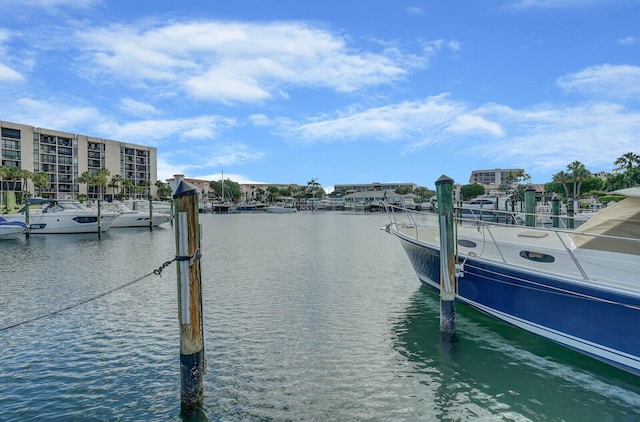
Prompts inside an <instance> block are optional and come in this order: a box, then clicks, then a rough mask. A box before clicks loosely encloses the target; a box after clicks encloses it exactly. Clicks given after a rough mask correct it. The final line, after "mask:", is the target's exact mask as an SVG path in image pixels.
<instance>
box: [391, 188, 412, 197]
mask: <svg viewBox="0 0 640 422" xmlns="http://www.w3.org/2000/svg"><path fill="white" fill-rule="evenodd" d="M395 193H397V194H398V195H406V194H408V193H413V192H412V191H411V188H410V187H409V186H400V187H398V188H397V189H396V190H395Z"/></svg>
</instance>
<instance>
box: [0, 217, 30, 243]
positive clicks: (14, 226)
mask: <svg viewBox="0 0 640 422" xmlns="http://www.w3.org/2000/svg"><path fill="white" fill-rule="evenodd" d="M26 229H27V225H26V224H25V223H23V222H20V221H7V220H5V219H4V218H3V217H0V240H8V239H17V238H19V237H21V236H23V235H24V232H25V230H26Z"/></svg>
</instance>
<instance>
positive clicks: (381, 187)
mask: <svg viewBox="0 0 640 422" xmlns="http://www.w3.org/2000/svg"><path fill="white" fill-rule="evenodd" d="M416 187H417V185H416V184H415V183H380V182H374V183H365V184H353V183H352V184H343V185H334V187H333V190H334V192H344V193H345V194H349V193H354V192H367V191H382V192H384V191H389V192H393V191H395V190H396V189H398V188H408V189H409V192H413V191H414V189H415V188H416Z"/></svg>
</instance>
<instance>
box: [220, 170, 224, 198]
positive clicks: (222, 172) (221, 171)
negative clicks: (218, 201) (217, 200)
mask: <svg viewBox="0 0 640 422" xmlns="http://www.w3.org/2000/svg"><path fill="white" fill-rule="evenodd" d="M220 174H221V175H222V185H221V186H222V203H223V204H224V170H220Z"/></svg>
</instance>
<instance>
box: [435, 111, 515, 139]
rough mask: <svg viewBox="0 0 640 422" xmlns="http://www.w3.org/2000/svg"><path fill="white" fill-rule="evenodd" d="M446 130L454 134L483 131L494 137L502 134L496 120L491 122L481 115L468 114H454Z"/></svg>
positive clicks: (502, 131)
mask: <svg viewBox="0 0 640 422" xmlns="http://www.w3.org/2000/svg"><path fill="white" fill-rule="evenodd" d="M446 130H447V132H451V133H455V134H459V135H461V134H467V133H468V134H478V133H479V132H484V133H487V134H489V135H493V136H496V137H502V136H504V134H505V133H504V130H503V129H502V127H500V125H499V124H498V123H496V122H491V121H489V120H487V119H485V118H483V117H480V116H474V115H470V114H463V115H459V116H456V117H455V119H454V120H453V122H451V125H450V126H449V127H448V128H447V129H446Z"/></svg>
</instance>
